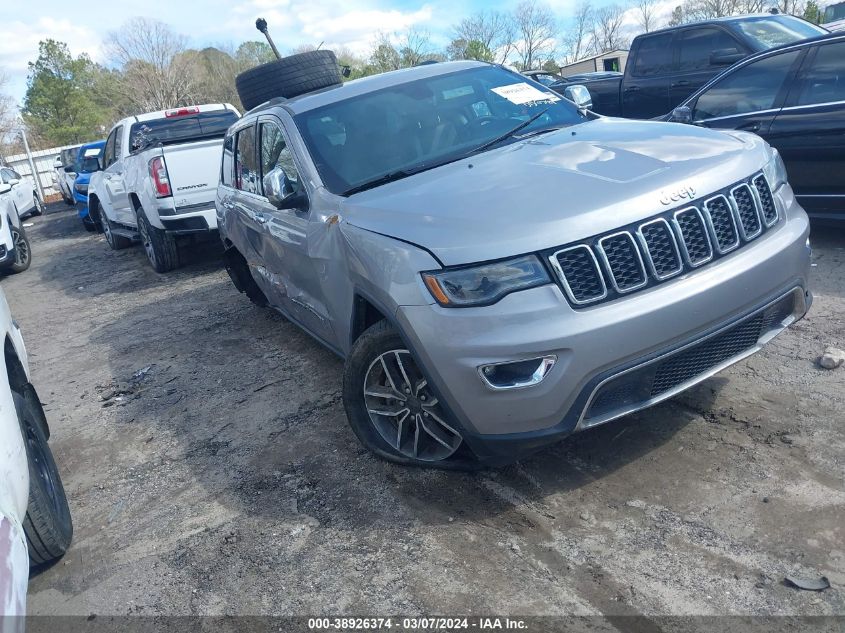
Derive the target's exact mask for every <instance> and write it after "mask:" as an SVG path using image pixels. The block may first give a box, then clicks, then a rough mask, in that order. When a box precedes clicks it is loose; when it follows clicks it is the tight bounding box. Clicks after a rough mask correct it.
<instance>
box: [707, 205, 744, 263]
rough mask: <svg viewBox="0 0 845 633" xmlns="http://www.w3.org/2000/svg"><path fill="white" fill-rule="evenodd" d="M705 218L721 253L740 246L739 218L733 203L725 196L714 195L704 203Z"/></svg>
mask: <svg viewBox="0 0 845 633" xmlns="http://www.w3.org/2000/svg"><path fill="white" fill-rule="evenodd" d="M704 218H705V219H706V220H707V224H708V228H709V229H710V234H711V236H712V237H713V242H714V243H715V244H716V250H717V251H719V253H720V254H722V255H724V254H725V253H729V252H731V251H732V250H733V249H735V248H736V247H738V246H739V231H738V230H737V226H736V225H737V219H736V218H735V217H734V213H733V207H732V206H731V203H730V202H729V201H728V199H727V198H726V197H725V196H723V195H718V196H713V197H712V198H710V199H709V200H707V201H706V202H705V203H704Z"/></svg>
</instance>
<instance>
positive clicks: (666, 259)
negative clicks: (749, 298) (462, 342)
mask: <svg viewBox="0 0 845 633" xmlns="http://www.w3.org/2000/svg"><path fill="white" fill-rule="evenodd" d="M752 187H753V188H752ZM777 220H778V211H777V206H776V205H775V201H774V198H773V196H772V193H771V190H770V189H769V186H768V183H767V182H766V179H765V177H764V176H763V174H762V173H758V174H755V175H754V176H753V177H752V178H750V179H749V180H748V181H743V182H740V183H737V184H736V185H734V186H732V187H729V188H726V189H725V190H723V191H721V192H715V194H713V195H711V196H710V197H709V198H708V199H707V201H706V202H705V203H704V204H701V205H696V204H693V206H688V207H685V208H682V209H679V210H672V211H666V212H664V213H661V214H660V215H658V216H655V217H652V218H650V219H648V220H646V221H645V222H642V223H639V224H635V225H628V226H623V227H621V228H620V229H619V230H617V231H614V232H611V233H607V234H603V235H596V236H594V237H591V238H588V239H585V240H582V241H581V242H580V243H577V244H572V245H569V246H566V247H564V248H561V249H556V250H555V251H553V252H549V253H547V256H548V257H549V260H550V261H551V263H552V266H553V267H554V268H555V270H556V272H557V276H558V279H559V281H560V284H561V286H562V287H563V289H564V291H565V292H566V296H567V297H568V299H569V301H570V303H571V304H572V305H574V306H575V307H576V308H581V307H585V306H587V305H593V304H596V303H599V302H601V301H611V300H613V299H617V298H618V297H620V296H622V295H624V294H627V293H630V292H634V291H636V290H639V289H642V288H647V287H650V286H653V285H655V284H657V283H661V282H665V281H667V280H668V279H669V278H671V277H673V276H675V275H678V274H680V273H682V272H684V271H691V270H693V269H695V268H697V267H699V266H703V265H704V264H706V263H708V262H710V261H713V260H715V259H718V258H720V257H723V256H725V255H727V254H728V253H729V252H731V251H733V250H734V249H737V248H740V247H742V246H743V245H744V244H745V243H748V242H750V241H751V240H753V239H756V238H757V237H758V236H760V235H761V234H762V233H763V231H764V230H766V229H767V228H768V227H771V226H774V225H775V224H776V223H777Z"/></svg>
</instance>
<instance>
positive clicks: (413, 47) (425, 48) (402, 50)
mask: <svg viewBox="0 0 845 633" xmlns="http://www.w3.org/2000/svg"><path fill="white" fill-rule="evenodd" d="M399 55H400V57H401V64H402V66H403V67H405V68H407V67H410V66H416V65H417V64H419V63H420V62H424V61H425V60H427V59H431V58H432V56H433V55H434V47H433V46H432V43H431V33H429V32H428V31H426V30H425V29H418V28H416V27H413V26H412V27H410V28H409V29H407V30H406V31H404V32H403V33H401V34H400V36H399Z"/></svg>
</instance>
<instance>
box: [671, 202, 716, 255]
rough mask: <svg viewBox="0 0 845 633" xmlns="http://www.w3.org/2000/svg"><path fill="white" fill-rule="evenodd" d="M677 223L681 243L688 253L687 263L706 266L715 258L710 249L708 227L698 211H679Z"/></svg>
mask: <svg viewBox="0 0 845 633" xmlns="http://www.w3.org/2000/svg"><path fill="white" fill-rule="evenodd" d="M675 222H677V223H678V229H679V230H680V231H681V241H682V242H683V245H684V249H685V250H686V252H687V261H689V263H690V264H692V265H693V266H701V264H706V263H707V262H709V261H710V259H711V258H712V257H713V250H712V249H711V248H710V238H709V237H707V227H706V226H704V220H703V219H702V217H701V213H699V211H698V209H696V208H695V207H692V208H690V209H684V210H683V211H678V212H677V213H676V214H675Z"/></svg>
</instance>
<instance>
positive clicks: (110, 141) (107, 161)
mask: <svg viewBox="0 0 845 633" xmlns="http://www.w3.org/2000/svg"><path fill="white" fill-rule="evenodd" d="M116 133H117V130H116V129H114V130H112V131H111V134H109V137H108V138H107V139H106V147H105V149H104V150H103V169H106V168H107V167H108V166H109V165H111V164H112V163H113V162H114V139H115V136H116Z"/></svg>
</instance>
